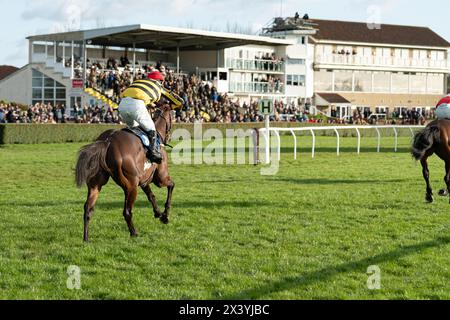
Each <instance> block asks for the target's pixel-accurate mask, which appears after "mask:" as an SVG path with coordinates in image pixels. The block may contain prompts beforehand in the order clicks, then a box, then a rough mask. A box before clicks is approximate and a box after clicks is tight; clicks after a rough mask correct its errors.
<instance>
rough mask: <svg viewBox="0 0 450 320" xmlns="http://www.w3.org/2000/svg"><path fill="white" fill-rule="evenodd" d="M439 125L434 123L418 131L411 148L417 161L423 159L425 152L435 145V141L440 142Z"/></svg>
mask: <svg viewBox="0 0 450 320" xmlns="http://www.w3.org/2000/svg"><path fill="white" fill-rule="evenodd" d="M439 140H440V135H439V127H438V126H437V125H432V126H429V127H426V128H425V129H424V130H422V131H420V132H418V133H416V135H415V136H414V142H413V146H412V150H411V154H412V156H413V157H414V159H416V160H417V161H419V160H421V159H422V158H423V156H424V155H425V153H426V152H427V151H428V150H430V149H431V148H432V147H433V144H434V143H435V142H439Z"/></svg>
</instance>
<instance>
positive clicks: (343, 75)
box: [334, 71, 353, 91]
mask: <svg viewBox="0 0 450 320" xmlns="http://www.w3.org/2000/svg"><path fill="white" fill-rule="evenodd" d="M334 74H335V82H334V90H335V91H352V89H353V72H352V71H335V73H334Z"/></svg>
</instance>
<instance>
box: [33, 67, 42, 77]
mask: <svg viewBox="0 0 450 320" xmlns="http://www.w3.org/2000/svg"><path fill="white" fill-rule="evenodd" d="M32 70H33V78H42V73H40V72H39V71H37V70H36V69H32Z"/></svg>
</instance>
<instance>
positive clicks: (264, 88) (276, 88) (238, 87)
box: [230, 82, 284, 94]
mask: <svg viewBox="0 0 450 320" xmlns="http://www.w3.org/2000/svg"><path fill="white" fill-rule="evenodd" d="M230 92H239V93H272V94H283V93H284V86H283V85H282V84H276V83H268V82H230Z"/></svg>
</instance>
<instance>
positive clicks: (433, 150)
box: [411, 120, 450, 203]
mask: <svg viewBox="0 0 450 320" xmlns="http://www.w3.org/2000/svg"><path fill="white" fill-rule="evenodd" d="M449 137H450V121H449V120H436V121H433V122H431V123H430V124H429V125H428V126H427V127H426V128H425V129H424V130H422V131H420V132H418V133H417V134H416V135H415V136H414V141H413V145H412V150H411V154H412V156H413V157H414V158H415V159H416V160H417V161H420V163H421V165H422V174H423V178H424V180H425V182H426V185H427V189H426V196H425V199H426V201H428V202H430V203H431V202H433V201H434V199H433V190H432V188H431V184H430V172H429V169H428V158H429V157H431V156H432V155H433V154H436V155H437V156H438V157H439V158H441V159H442V160H443V161H444V162H445V177H444V181H445V183H446V186H447V190H442V191H441V192H440V194H442V195H447V194H449V193H450V147H449Z"/></svg>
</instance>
